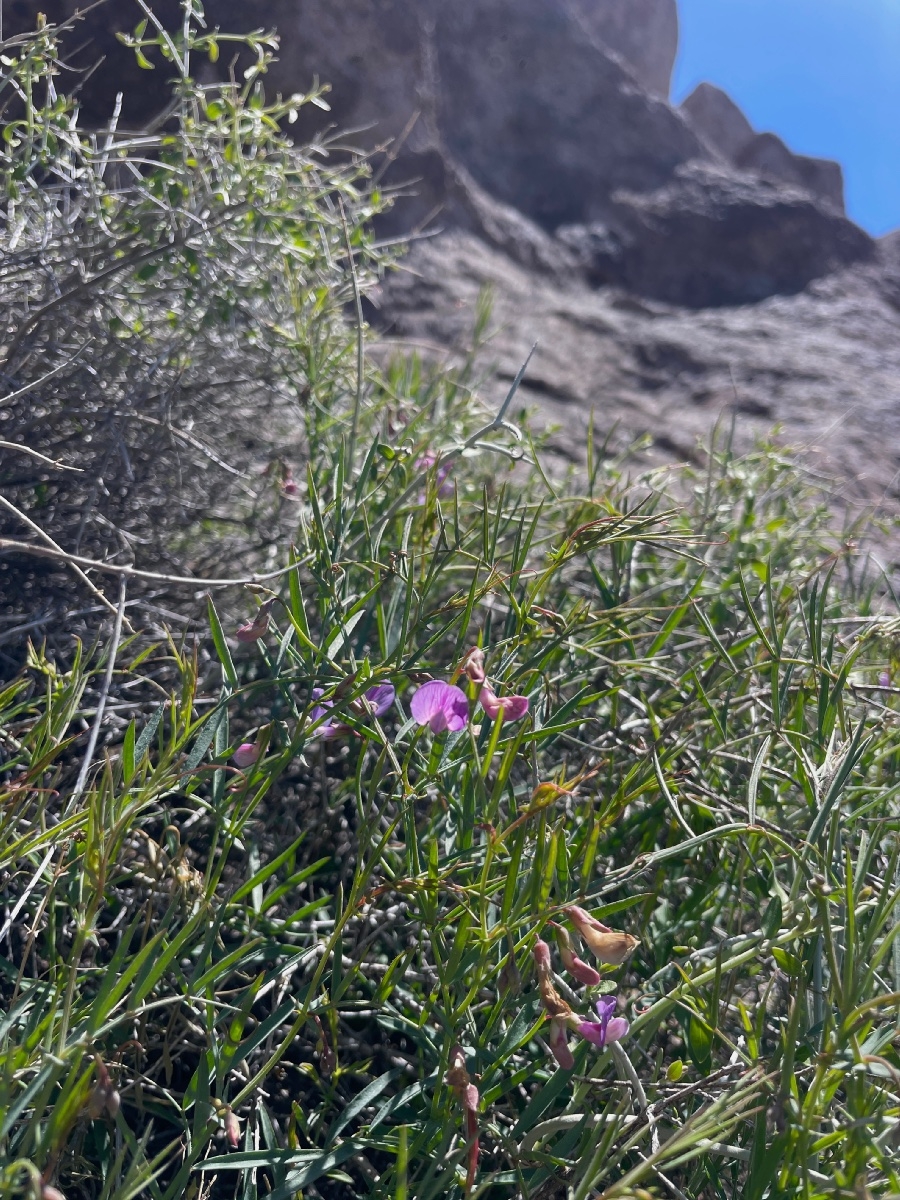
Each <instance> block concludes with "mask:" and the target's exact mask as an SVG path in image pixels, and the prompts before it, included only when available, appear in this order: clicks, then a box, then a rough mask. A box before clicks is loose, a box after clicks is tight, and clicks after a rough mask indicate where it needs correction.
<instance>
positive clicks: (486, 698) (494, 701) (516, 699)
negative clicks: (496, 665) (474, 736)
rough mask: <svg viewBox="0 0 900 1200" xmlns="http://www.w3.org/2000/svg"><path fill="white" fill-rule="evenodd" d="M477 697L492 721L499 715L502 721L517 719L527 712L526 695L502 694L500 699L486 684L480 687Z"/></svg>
mask: <svg viewBox="0 0 900 1200" xmlns="http://www.w3.org/2000/svg"><path fill="white" fill-rule="evenodd" d="M478 699H479V702H480V703H481V707H482V708H483V709H484V711H485V712H486V713H487V715H488V716H489V717H490V718H491V720H492V721H496V719H497V718H498V717H499V716H502V717H503V720H504V721H518V720H519V719H520V718H521V717H524V716H525V714H526V713H527V712H528V697H527V696H504V697H503V698H502V699H501V698H500V697H498V696H497V695H495V693H494V691H493V689H492V688H491V687H489V686H488V684H485V685H484V687H483V688H482V689H481V694H480V695H479V697H478Z"/></svg>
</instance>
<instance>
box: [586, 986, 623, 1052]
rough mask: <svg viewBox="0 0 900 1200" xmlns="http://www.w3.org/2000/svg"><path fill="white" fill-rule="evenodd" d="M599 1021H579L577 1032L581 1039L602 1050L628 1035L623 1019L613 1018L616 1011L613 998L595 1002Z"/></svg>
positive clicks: (603, 998)
mask: <svg viewBox="0 0 900 1200" xmlns="http://www.w3.org/2000/svg"><path fill="white" fill-rule="evenodd" d="M596 1008H597V1014H598V1016H599V1017H600V1020H599V1021H581V1022H580V1023H579V1025H578V1032H579V1033H580V1034H581V1036H582V1037H583V1038H586V1039H587V1041H589V1042H591V1043H592V1044H593V1045H595V1046H596V1047H597V1048H598V1049H600V1050H602V1049H603V1048H604V1047H605V1046H609V1045H610V1044H611V1043H612V1042H618V1041H621V1039H622V1038H623V1037H625V1035H626V1034H627V1033H628V1029H629V1025H628V1022H627V1021H626V1020H625V1018H624V1017H614V1016H613V1013H614V1012H615V1011H616V998H615V996H601V997H600V999H599V1000H598V1001H597V1005H596Z"/></svg>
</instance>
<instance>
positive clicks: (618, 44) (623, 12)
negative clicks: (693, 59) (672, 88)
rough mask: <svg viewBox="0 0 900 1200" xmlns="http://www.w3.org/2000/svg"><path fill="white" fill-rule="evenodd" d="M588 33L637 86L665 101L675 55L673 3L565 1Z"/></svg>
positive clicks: (665, 0)
mask: <svg viewBox="0 0 900 1200" xmlns="http://www.w3.org/2000/svg"><path fill="white" fill-rule="evenodd" d="M568 6H569V9H570V11H571V12H572V13H573V15H574V16H575V17H576V18H577V19H578V20H579V21H580V22H581V23H582V25H583V27H584V28H585V29H586V30H587V31H588V33H589V34H590V35H591V36H592V37H594V38H596V39H598V40H599V41H600V42H602V43H603V45H604V46H606V47H607V48H608V49H610V50H612V51H613V52H614V53H615V54H618V55H620V56H621V57H622V58H623V59H624V61H625V62H626V63H627V64H628V66H629V67H630V68H631V70H632V71H633V72H634V74H635V76H636V77H637V79H638V80H639V82H640V83H642V84H643V86H644V87H645V88H647V89H648V90H649V91H651V92H653V93H655V94H656V95H658V96H662V97H663V98H667V97H668V95H669V85H670V84H671V81H672V69H673V67H674V66H675V55H676V54H677V52H678V6H677V4H676V0H626V2H624V3H623V2H622V0H615V2H613V3H610V0H568Z"/></svg>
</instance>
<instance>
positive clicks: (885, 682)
mask: <svg viewBox="0 0 900 1200" xmlns="http://www.w3.org/2000/svg"><path fill="white" fill-rule="evenodd" d="M878 686H879V687H880V688H884V689H885V691H886V690H887V689H888V688H889V687H890V686H891V673H890V671H882V672H881V674H880V675H879V676H878Z"/></svg>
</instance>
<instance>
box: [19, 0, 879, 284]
mask: <svg viewBox="0 0 900 1200" xmlns="http://www.w3.org/2000/svg"><path fill="white" fill-rule="evenodd" d="M38 2H40V3H41V5H43V6H45V7H47V8H48V9H49V16H50V17H51V18H58V17H60V16H64V15H66V14H67V13H69V12H71V11H73V10H74V7H75V4H76V2H77V0H15V3H14V8H13V17H15V18H16V19H19V20H21V19H22V18H23V14H24V16H27V15H28V13H29V12H30V10H31V9H33V8H35V7H36V5H37V3H38ZM674 3H675V0H453V3H447V2H446V0H419V2H418V3H416V4H410V3H409V2H408V0H342V2H341V3H340V4H335V3H334V2H333V0H207V5H206V9H207V18H208V20H209V22H210V23H211V24H213V23H214V24H216V25H218V26H220V27H221V28H223V29H231V30H235V31H236V32H246V31H249V30H252V29H259V28H266V27H272V26H275V27H277V28H278V30H279V33H280V37H281V51H280V56H279V60H278V61H277V62H276V63H275V64H274V65H273V67H272V70H271V74H270V78H269V86H270V87H271V88H272V89H273V90H279V91H283V92H292V91H300V90H306V89H307V88H309V87H310V86H311V85H312V83H313V81H314V79H315V78H320V79H322V80H327V81H329V82H330V84H331V87H332V91H331V96H330V99H331V102H332V114H331V116H330V118H322V117H321V114H319V113H318V110H315V111H313V110H310V113H309V117H310V118H312V119H313V120H319V121H322V120H323V119H324V120H331V121H332V122H333V123H334V124H335V125H336V126H337V127H339V128H342V129H350V130H355V131H356V132H355V133H353V134H352V138H353V140H354V141H355V142H356V143H357V144H359V145H361V146H362V147H364V148H372V147H377V146H379V145H384V144H386V143H388V142H390V141H392V140H393V143H394V145H393V149H392V162H391V166H390V169H389V172H388V175H387V177H386V178H387V181H388V183H390V184H393V185H395V186H400V185H402V191H403V193H404V195H405V199H404V200H403V201H402V202H401V203H400V204H398V206H397V208H396V210H395V212H394V214H393V217H392V218H391V220H390V221H388V222H386V224H385V226H384V228H385V232H387V233H390V234H392V235H396V234H398V233H403V232H405V231H407V230H409V229H411V228H414V227H417V226H421V225H423V224H428V223H429V221H430V222H431V223H432V224H434V223H435V222H437V223H438V224H439V225H440V226H442V227H456V228H461V229H466V230H469V231H471V232H475V233H478V234H480V235H482V236H485V237H487V238H488V240H490V241H491V242H492V243H494V244H501V245H504V246H506V247H507V249H509V250H510V252H511V253H513V254H514V255H518V256H519V257H521V258H522V259H523V261H526V262H530V261H533V260H534V258H535V254H537V255H538V257H539V258H541V259H542V260H544V261H549V260H554V259H555V260H556V261H558V262H559V263H562V262H565V263H566V264H568V265H571V264H572V263H573V262H575V263H576V265H577V264H579V263H580V265H581V268H582V269H583V272H584V275H585V278H587V279H588V280H590V281H592V282H593V283H595V284H601V283H614V284H616V285H620V286H624V287H627V288H630V289H631V290H633V291H635V292H637V293H640V294H642V295H646V296H650V297H656V298H660V299H664V300H667V301H670V302H673V303H679V304H687V305H691V306H694V307H697V306H705V305H715V304H735V303H744V302H747V301H752V300H758V299H762V298H764V297H766V296H769V295H773V294H777V293H791V292H796V291H797V290H798V289H799V288H803V287H805V286H806V284H807V283H808V282H809V281H810V280H813V279H816V278H819V277H821V276H823V275H826V274H828V273H829V272H831V271H833V270H835V269H836V268H839V267H842V266H845V265H847V264H848V263H851V262H854V261H863V260H865V259H867V258H868V257H871V255H872V253H873V248H872V244H871V242H870V241H869V239H868V238H866V237H865V235H864V234H862V233H861V232H860V231H859V230H857V229H856V228H855V227H854V226H853V225H851V224H850V222H848V221H847V220H846V219H845V218H844V217H843V216H842V214H841V212H840V211H839V203H840V192H841V181H840V174H839V168H837V167H835V166H834V165H833V164H827V163H820V162H817V161H815V160H811V159H802V158H800V157H799V156H797V155H792V154H791V153H790V151H788V149H787V148H786V147H785V146H784V145H783V143H781V142H780V141H779V140H778V139H777V138H774V137H773V136H772V135H767V134H756V133H754V131H753V130H752V128H751V127H750V126H749V124H748V123H747V122H746V120H745V119H744V118H743V117H742V116H741V114H740V113H739V112H738V111H737V110H736V109H735V107H734V106H733V104H731V102H730V101H729V100H728V98H727V97H726V96H725V95H724V93H721V92H719V91H718V90H717V89H713V88H709V87H705V88H701V89H699V90H698V92H696V93H695V94H694V96H693V97H691V98H690V99H689V100H688V101H687V102H686V104H685V106H684V107H683V109H682V110H680V111H679V110H676V109H674V108H672V107H671V106H670V105H669V104H668V103H667V102H666V101H665V100H664V99H663V98H662V94H661V93H663V92H665V90H666V89H667V86H668V78H669V75H670V73H671V69H672V63H673V61H674V52H675V47H676V44H677V13H676V10H675V7H674ZM16 6H19V7H16ZM177 7H178V6H177V3H176V0H157V9H158V11H159V13H160V16H161V17H163V18H164V19H166V20H168V21H169V22H174V18H175V16H176V13H177ZM139 16H140V12H139V10H138V8H137V6H135V7H134V9H132V8H131V6H130V4H129V3H122V2H119V0H117V2H116V3H115V4H114V5H105V6H101V7H100V8H97V9H93V10H92V11H91V12H89V13H88V15H87V17H86V20H85V22H84V23H80V24H79V26H78V28H77V30H76V31H75V32H74V33H73V34H72V36H71V38H70V42H69V44H70V45H71V46H72V47H73V54H74V55H75V57H76V58H77V60H78V61H79V62H80V63H81V64H82V65H86V64H87V62H89V61H90V55H91V54H94V55H95V56H96V55H99V54H100V53H104V54H107V55H108V58H107V61H106V62H105V63H104V66H103V69H102V70H101V71H98V72H95V74H94V75H92V76H90V77H89V78H88V79H87V80H86V82H85V84H84V105H85V115H86V117H87V119H93V120H95V121H99V120H102V119H103V118H104V117H105V115H106V114H107V113H108V112H110V111H111V110H112V105H113V100H114V94H115V92H116V91H117V90H118V89H119V88H120V87H122V86H123V85H124V88H125V91H126V96H127V97H129V96H130V97H131V99H128V98H127V99H126V109H125V113H124V119H126V120H131V121H135V120H139V119H140V117H141V114H140V112H138V111H136V109H135V104H136V103H137V102H143V104H144V106H145V109H146V108H149V109H151V111H152V108H153V105H154V104H156V105H158V103H159V101H160V98H161V94H162V93H161V89H160V84H162V83H163V82H164V80H165V75H166V73H167V68H166V65H165V64H164V63H162V62H160V63H159V64H158V68H159V69H158V70H157V71H154V72H142V71H136V69H135V67H134V62H133V58H132V56H131V55H130V52H128V51H127V50H125V49H123V48H122V47H121V46H119V44H118V43H117V42H116V41H115V37H114V34H115V31H116V29H128V28H130V27H131V26H132V25H133V24H134V23H136V21H137V19H138V18H139ZM220 69H223V70H224V69H226V68H225V66H221V68H220ZM136 85H139V86H136ZM154 89H156V90H154ZM135 96H137V97H138V101H137V102H136V101H135V100H134V99H133V97H135ZM129 104H130V105H131V107H130V108H129V107H128V105H129ZM104 105H105V106H106V107H105V110H104V108H103V106H104ZM144 115H145V116H146V115H149V114H148V113H146V112H145V114H144ZM312 132H314V128H313V126H312V125H310V124H309V118H307V120H306V122H305V123H301V127H300V129H299V133H300V134H301V135H307V134H310V133H312ZM476 193H477V194H476ZM501 210H502V211H503V212H505V214H506V216H505V217H503V216H501ZM511 210H516V212H517V213H518V214H519V216H518V217H511ZM507 218H511V219H507ZM523 219H524V221H525V222H526V223H528V222H530V225H529V226H528V230H529V232H528V236H526V237H525V238H524V239H523V238H521V237H520V234H521V233H522V232H523V231H524V229H525V228H526V225H525V224H523ZM532 226H533V227H535V228H534V229H532V228H531V227H532ZM572 226H577V227H579V228H578V229H575V230H573V229H572V228H571V227H572ZM561 229H564V231H565V235H564V237H563V238H555V239H554V245H553V246H549V247H548V246H547V245H544V244H542V242H541V237H540V231H543V232H544V234H548V235H551V236H553V235H555V234H556V233H557V231H559V230H561ZM517 247H518V248H519V249H517ZM539 247H540V249H538V248H539ZM573 253H574V258H573Z"/></svg>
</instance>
